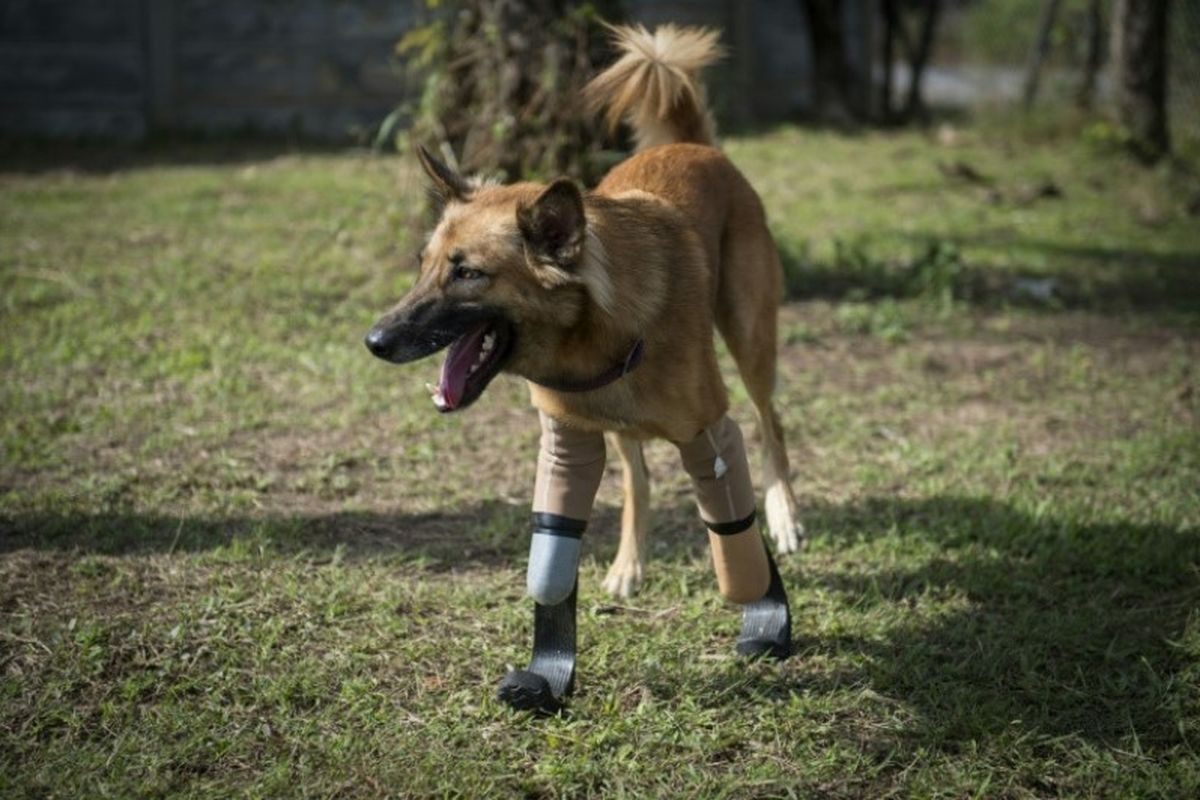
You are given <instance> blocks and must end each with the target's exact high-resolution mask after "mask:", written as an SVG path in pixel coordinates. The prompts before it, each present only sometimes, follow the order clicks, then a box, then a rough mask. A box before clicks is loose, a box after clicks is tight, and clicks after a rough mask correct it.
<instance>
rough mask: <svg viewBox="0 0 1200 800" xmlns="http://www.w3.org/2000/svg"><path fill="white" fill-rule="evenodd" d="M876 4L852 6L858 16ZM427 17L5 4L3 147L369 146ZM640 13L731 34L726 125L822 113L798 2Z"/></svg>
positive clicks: (648, 2) (242, 3) (343, 2)
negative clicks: (183, 136)
mask: <svg viewBox="0 0 1200 800" xmlns="http://www.w3.org/2000/svg"><path fill="white" fill-rule="evenodd" d="M872 2H873V0H847V8H848V14H850V15H851V16H859V15H860V14H861V11H862V9H863V7H864V6H866V7H871V4H872ZM415 5H416V3H414V2H413V0H0V133H5V134H17V135H22V134H36V135H43V136H44V135H50V136H81V135H82V136H106V137H114V138H120V139H139V138H141V137H143V136H145V135H146V134H147V133H148V132H150V131H153V130H170V131H238V130H254V131H259V132H267V133H284V132H297V133H303V134H305V135H308V136H318V137H325V138H339V139H340V138H348V137H352V136H354V135H356V134H358V135H363V134H365V133H366V132H369V131H370V129H371V128H372V126H374V125H377V124H378V123H379V122H380V121H381V120H382V119H383V117H384V116H386V115H387V114H388V112H389V111H391V110H392V109H393V108H395V107H396V105H397V104H398V103H400V102H401V101H402V100H403V98H404V95H405V86H404V82H403V81H402V79H401V76H400V74H399V72H398V70H397V68H396V65H395V63H394V62H393V59H392V52H393V47H394V45H395V42H396V40H397V39H399V38H400V36H401V35H403V33H404V31H405V30H406V29H407V28H408V27H409V25H410V24H411V23H412V20H413V17H414V9H415ZM626 7H627V9H628V10H629V12H630V16H631V17H633V18H634V19H638V20H641V21H643V22H646V23H647V24H650V25H653V24H656V23H659V22H667V21H672V22H679V23H685V24H686V23H693V24H707V25H715V26H718V27H720V28H722V29H723V30H724V31H725V41H726V43H727V44H728V45H729V46H730V48H731V49H732V51H733V56H732V57H731V58H730V59H729V60H728V61H727V62H726V64H725V66H724V67H723V68H720V69H717V70H714V71H713V74H712V76H711V80H712V82H713V84H714V100H715V103H716V105H717V106H718V108H719V110H720V111H721V112H723V116H726V117H727V118H732V119H735V120H738V121H749V120H751V119H770V118H776V117H779V116H781V115H784V114H787V113H793V112H795V111H797V110H800V109H803V108H804V106H805V105H806V103H807V100H808V97H807V94H806V88H805V87H806V85H807V82H806V79H807V75H808V71H809V53H808V51H807V45H806V43H805V39H804V35H803V27H802V26H803V25H804V20H803V17H802V14H801V12H800V3H799V2H798V0H755V1H754V2H735V1H734V0H690V1H688V0H675V2H668V1H665V0H628V2H627V3H626ZM862 16H869V15H862ZM860 27H861V26H860ZM851 47H852V48H853V47H854V44H853V43H852V44H851Z"/></svg>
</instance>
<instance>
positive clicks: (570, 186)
mask: <svg viewBox="0 0 1200 800" xmlns="http://www.w3.org/2000/svg"><path fill="white" fill-rule="evenodd" d="M517 227H518V228H520V230H521V237H522V238H523V239H524V240H525V247H526V249H527V251H528V252H529V254H530V255H531V256H532V257H533V259H534V260H535V261H537V262H539V263H541V264H547V265H553V266H556V267H558V268H560V269H566V270H570V269H571V268H573V267H574V266H576V265H577V264H578V262H579V259H580V256H582V255H583V242H584V234H585V232H586V228H587V220H586V219H585V217H584V215H583V195H582V194H580V193H579V187H577V186H576V185H575V184H574V183H572V182H571V181H569V180H567V179H566V178H560V179H558V180H556V181H555V182H554V183H552V184H550V186H549V187H547V188H546V190H545V191H543V192H542V193H541V194H540V195H538V198H537V199H536V200H534V201H533V204H532V205H527V206H526V205H522V206H519V207H518V208H517Z"/></svg>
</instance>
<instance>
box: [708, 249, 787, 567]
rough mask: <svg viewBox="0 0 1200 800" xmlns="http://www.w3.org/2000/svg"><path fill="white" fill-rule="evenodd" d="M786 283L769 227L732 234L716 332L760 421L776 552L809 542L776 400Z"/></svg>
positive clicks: (769, 519)
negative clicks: (780, 317)
mask: <svg viewBox="0 0 1200 800" xmlns="http://www.w3.org/2000/svg"><path fill="white" fill-rule="evenodd" d="M756 273H757V274H756ZM782 280H783V269H782V267H781V266H780V263H779V253H778V251H777V250H776V248H775V243H774V241H773V240H772V239H771V236H770V233H769V232H768V231H767V229H766V226H765V225H748V226H739V228H738V229H737V232H733V231H731V232H730V234H729V235H728V236H727V237H726V241H725V243H724V245H723V247H722V252H721V286H720V289H719V291H718V293H717V308H716V319H717V329H718V330H720V332H721V337H722V338H723V339H724V340H725V344H726V345H727V346H728V347H729V352H730V353H731V354H732V355H733V360H734V361H735V362H736V363H737V367H738V372H739V373H741V376H742V381H743V382H744V383H745V384H746V390H747V392H748V393H749V394H750V399H751V400H752V401H753V403H754V410H755V412H756V414H757V417H758V430H759V434H760V436H761V438H762V443H763V485H764V486H765V487H766V502H765V506H766V513H767V528H768V529H769V530H770V533H771V538H773V539H774V540H775V548H776V549H777V550H778V551H779V552H780V553H791V552H794V551H796V550H799V549H800V548H801V546H803V544H804V526H803V525H801V524H800V519H799V510H798V504H797V503H796V496H795V494H794V493H793V492H792V485H791V482H790V480H789V469H790V468H789V465H788V455H787V446H786V445H785V443H784V438H783V425H782V424H781V422H780V419H779V413H778V412H777V411H776V410H775V404H774V402H773V400H772V394H773V393H774V390H775V367H776V364H775V360H776V349H777V347H776V342H777V330H776V327H777V318H778V314H779V302H780V299H781V294H782Z"/></svg>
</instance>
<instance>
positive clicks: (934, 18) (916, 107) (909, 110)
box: [904, 0, 942, 120]
mask: <svg viewBox="0 0 1200 800" xmlns="http://www.w3.org/2000/svg"><path fill="white" fill-rule="evenodd" d="M926 5H927V8H926V9H925V18H924V19H923V20H922V21H921V38H920V40H919V41H918V42H917V48H916V52H915V53H913V54H912V58H911V59H910V61H909V64H910V66H911V68H912V78H911V82H910V83H909V84H908V97H907V98H906V99H905V101H904V119H906V120H911V119H912V118H913V117H916V116H918V115H920V116H925V113H926V108H925V96H924V95H923V94H922V93H921V80H922V79H923V78H924V77H925V67H926V66H928V65H929V57H930V55H932V54H933V40H934V36H935V34H936V33H937V26H938V20H939V18H940V17H941V14H942V0H929V2H928V3H927V4H926Z"/></svg>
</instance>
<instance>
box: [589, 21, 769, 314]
mask: <svg viewBox="0 0 1200 800" xmlns="http://www.w3.org/2000/svg"><path fill="white" fill-rule="evenodd" d="M612 31H613V44H614V46H615V47H616V49H617V50H618V52H619V53H620V54H621V55H620V57H619V58H618V59H617V61H616V62H614V63H613V64H612V65H611V66H609V67H608V68H607V69H605V70H604V71H603V72H601V73H600V74H599V75H597V76H596V77H595V78H594V79H593V80H592V82H591V83H590V84H589V85H588V87H587V90H586V95H587V99H588V102H589V103H590V104H591V106H592V107H593V109H595V110H596V111H603V112H604V116H605V119H606V121H607V123H608V124H609V126H610V127H612V128H614V129H615V128H616V127H617V126H618V125H619V124H620V123H621V122H622V121H624V122H625V123H626V124H628V125H629V126H630V128H631V129H632V130H633V134H634V137H635V139H636V141H637V153H635V155H634V156H633V157H631V158H629V159H628V160H626V161H624V162H622V163H621V164H619V165H618V166H617V167H615V168H614V169H613V170H612V171H611V172H609V174H608V175H607V176H605V178H604V180H603V181H601V183H600V185H599V186H598V187H597V188H596V194H597V195H600V196H607V197H620V196H622V195H627V194H629V193H631V192H646V193H648V194H651V195H654V196H655V197H657V198H659V199H661V200H664V201H666V202H667V203H669V204H670V205H671V206H673V207H674V208H676V209H677V210H678V211H680V212H681V213H682V216H683V218H684V219H686V220H687V221H688V222H689V223H690V226H691V228H692V230H693V231H694V232H695V233H696V234H697V236H698V237H699V239H700V240H701V241H702V242H703V244H704V249H705V251H706V254H707V256H708V259H707V262H708V263H707V264H706V265H705V266H706V267H707V268H708V270H709V271H710V273H711V274H712V275H713V276H714V277H713V280H711V281H710V286H711V288H712V292H713V300H714V303H715V304H716V305H717V306H718V309H717V310H718V312H719V311H720V308H719V306H720V304H721V298H722V296H726V297H732V296H733V295H734V294H735V293H737V292H741V293H743V294H744V293H747V292H749V294H751V295H752V296H751V297H747V298H745V299H746V300H747V301H748V302H749V303H750V304H752V305H755V306H757V305H759V303H767V304H772V305H773V304H777V303H778V302H779V300H780V299H781V293H782V288H783V282H782V269H780V268H779V266H778V262H777V260H776V257H775V253H774V243H773V242H772V241H771V237H770V232H769V230H768V228H767V224H766V214H765V212H764V210H763V207H762V203H761V201H760V200H759V198H758V194H757V193H756V192H755V191H754V189H753V187H751V185H750V183H749V182H748V181H747V180H746V179H745V177H744V176H743V175H742V174H741V173H740V172H739V171H738V170H737V168H736V167H735V166H734V165H733V163H732V162H730V161H729V159H728V158H726V157H725V155H724V154H723V153H722V152H721V151H720V150H719V149H718V148H717V143H716V126H715V124H714V122H713V119H712V114H711V112H710V111H709V109H708V106H707V103H706V92H705V89H704V85H703V83H702V82H701V81H700V71H701V70H702V69H703V68H704V67H706V66H708V65H710V64H712V63H713V62H715V61H716V60H718V59H719V58H720V57H721V55H722V54H723V51H722V49H721V47H720V45H719V44H718V41H717V39H718V35H717V33H716V32H715V31H712V30H707V29H702V28H678V27H675V26H673V25H665V26H662V27H659V28H656V29H655V30H654V31H653V32H650V31H647V30H646V29H645V28H644V27H641V26H637V27H623V26H617V27H613V29H612ZM738 241H741V242H753V244H748V245H746V246H743V247H742V248H741V249H742V250H746V249H748V248H753V249H754V250H755V251H757V253H756V255H757V258H756V262H757V263H756V264H755V265H746V266H742V265H740V264H739V265H737V266H736V267H735V269H736V271H737V272H738V273H739V274H738V275H737V276H736V277H737V278H738V279H739V283H744V281H745V280H749V281H751V283H752V286H751V287H746V286H745V285H743V286H741V288H740V289H735V288H734V287H732V286H730V285H729V284H730V281H731V280H733V279H734V278H735V276H734V275H731V274H727V273H729V272H730V270H729V269H727V267H728V266H731V264H730V257H731V256H734V255H736V254H735V253H732V252H727V251H729V250H730V245H731V242H738ZM743 270H748V271H750V272H753V273H757V274H754V275H747V274H745V272H743ZM772 316H773V312H772ZM717 322H718V325H720V319H718V320H717Z"/></svg>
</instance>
